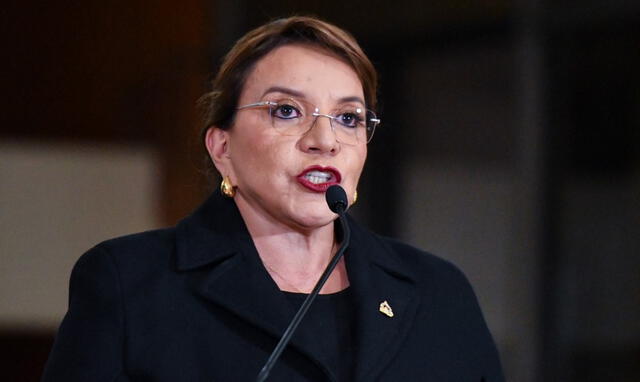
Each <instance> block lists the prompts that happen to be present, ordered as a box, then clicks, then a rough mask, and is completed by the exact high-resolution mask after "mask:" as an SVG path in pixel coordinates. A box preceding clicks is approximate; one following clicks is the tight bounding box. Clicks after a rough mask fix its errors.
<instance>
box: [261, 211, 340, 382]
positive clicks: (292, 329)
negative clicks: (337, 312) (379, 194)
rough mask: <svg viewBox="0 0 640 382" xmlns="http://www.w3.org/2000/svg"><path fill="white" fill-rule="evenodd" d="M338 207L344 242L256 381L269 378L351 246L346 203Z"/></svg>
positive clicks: (262, 381) (301, 306)
mask: <svg viewBox="0 0 640 382" xmlns="http://www.w3.org/2000/svg"><path fill="white" fill-rule="evenodd" d="M336 209H337V211H334V212H336V213H337V214H338V216H339V218H340V225H341V226H342V231H343V233H344V237H343V240H342V244H341V245H340V248H339V249H338V252H336V254H335V255H334V256H333V258H332V259H331V261H330V262H329V265H327V268H326V269H325V270H324V272H323V273H322V276H320V279H319V280H318V282H317V283H316V286H314V287H313V290H312V291H311V294H309V295H308V296H307V298H306V299H305V300H304V302H303V303H302V305H300V308H299V309H298V312H297V313H296V315H295V316H294V317H293V319H292V320H291V323H289V326H288V327H287V329H286V330H285V331H284V334H283V335H282V338H280V342H278V345H276V347H275V348H274V349H273V352H271V356H269V359H268V360H267V362H266V363H265V364H264V366H263V367H262V370H260V374H258V378H256V382H264V381H266V380H267V378H268V377H269V373H270V372H271V369H272V368H273V365H275V363H276V362H277V361H278V359H279V358H280V355H281V354H282V352H283V351H284V348H285V347H286V346H287V344H288V343H289V341H290V340H291V337H292V336H293V333H294V332H295V331H296V329H297V328H298V325H300V322H301V321H302V319H303V318H304V316H305V315H306V314H307V311H308V310H309V307H310V306H311V304H312V303H313V301H314V300H315V299H316V297H317V296H318V294H319V293H320V289H322V287H323V286H324V284H325V283H326V282H327V279H328V278H329V276H330V275H331V272H333V269H334V268H335V267H336V265H338V261H340V258H341V257H342V255H343V254H344V251H345V250H346V249H347V247H348V246H349V240H351V230H350V229H349V224H347V218H346V216H345V208H344V205H343V204H341V203H338V204H337V206H336Z"/></svg>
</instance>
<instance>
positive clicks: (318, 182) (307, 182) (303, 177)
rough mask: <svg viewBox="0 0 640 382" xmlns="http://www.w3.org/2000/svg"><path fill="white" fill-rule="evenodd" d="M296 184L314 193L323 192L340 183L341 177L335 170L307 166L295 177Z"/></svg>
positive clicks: (333, 168)
mask: <svg viewBox="0 0 640 382" xmlns="http://www.w3.org/2000/svg"><path fill="white" fill-rule="evenodd" d="M296 179H297V180H298V183H300V184H301V185H302V186H303V187H305V188H307V189H308V190H311V191H314V192H325V191H327V188H329V187H331V186H333V185H334V184H338V183H340V181H341V180H342V175H341V174H340V171H338V169H337V168H335V167H331V166H327V167H323V166H318V165H314V166H309V167H307V168H305V169H304V170H302V172H301V173H300V174H298V175H297V176H296Z"/></svg>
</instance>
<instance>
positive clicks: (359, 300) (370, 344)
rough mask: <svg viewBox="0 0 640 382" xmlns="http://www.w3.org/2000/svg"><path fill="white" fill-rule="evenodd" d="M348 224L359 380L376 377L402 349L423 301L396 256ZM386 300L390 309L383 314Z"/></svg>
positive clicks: (381, 243) (350, 278)
mask: <svg viewBox="0 0 640 382" xmlns="http://www.w3.org/2000/svg"><path fill="white" fill-rule="evenodd" d="M350 223H351V224H350V227H351V228H352V239H351V245H350V247H349V249H348V251H347V253H346V254H345V256H346V257H345V260H346V262H347V271H348V273H349V280H350V282H351V287H352V292H353V296H354V303H355V306H356V322H355V336H356V337H355V341H356V347H355V348H356V354H355V370H354V371H355V374H354V376H355V380H356V381H372V380H375V379H376V376H378V375H379V374H380V373H381V372H382V371H383V370H384V368H385V367H386V365H387V364H388V362H389V361H390V360H391V358H392V357H393V356H394V355H395V354H396V353H397V352H398V351H399V350H400V348H401V345H402V343H403V342H404V339H405V338H406V336H407V334H408V332H409V330H410V329H411V326H412V325H413V321H414V318H415V315H416V312H417V309H418V305H419V304H420V301H419V296H418V293H417V291H416V287H415V284H414V282H413V278H412V277H411V274H410V271H409V270H408V269H406V267H405V266H403V265H402V264H401V263H400V262H399V261H397V260H396V257H397V254H396V253H394V251H393V250H392V249H391V248H389V247H388V245H387V244H386V243H384V242H382V241H381V240H380V239H379V238H377V237H376V236H374V235H373V234H372V233H369V232H367V231H365V230H363V229H362V228H360V227H359V226H358V225H357V224H355V223H353V221H351V222H350ZM385 301H386V303H387V305H388V307H389V308H390V310H387V309H383V310H384V312H382V311H381V308H380V306H381V304H383V303H384V302H385ZM391 313H392V314H391ZM391 315H392V316H391Z"/></svg>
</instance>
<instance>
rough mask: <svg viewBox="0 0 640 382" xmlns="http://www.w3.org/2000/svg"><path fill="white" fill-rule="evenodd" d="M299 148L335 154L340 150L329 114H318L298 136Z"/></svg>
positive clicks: (305, 150) (312, 151) (306, 150)
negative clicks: (300, 135)
mask: <svg viewBox="0 0 640 382" xmlns="http://www.w3.org/2000/svg"><path fill="white" fill-rule="evenodd" d="M299 144H300V146H301V150H302V151H304V152H311V153H331V154H336V153H337V152H338V151H339V150H340V143H338V141H337V139H336V134H335V133H334V131H333V128H332V127H331V119H330V117H329V116H325V115H318V116H316V117H315V119H314V121H313V123H312V124H311V126H310V127H309V130H307V132H306V133H304V135H302V137H301V138H300V141H299Z"/></svg>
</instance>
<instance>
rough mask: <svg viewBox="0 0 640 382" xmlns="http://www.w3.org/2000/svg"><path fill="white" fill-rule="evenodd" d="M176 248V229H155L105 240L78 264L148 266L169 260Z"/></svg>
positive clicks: (90, 250) (85, 254)
mask: <svg viewBox="0 0 640 382" xmlns="http://www.w3.org/2000/svg"><path fill="white" fill-rule="evenodd" d="M174 248H175V228H174V227H171V228H162V229H154V230H149V231H144V232H138V233H133V234H128V235H124V236H119V237H114V238H111V239H107V240H104V241H102V242H100V243H98V244H96V245H95V246H94V247H93V248H90V249H89V250H88V251H87V252H85V253H84V254H83V255H82V256H81V257H80V259H78V264H82V263H97V262H110V263H113V264H114V265H116V267H118V268H119V267H120V266H127V265H129V266H132V265H137V266H142V267H144V266H146V265H147V264H149V263H153V262H157V260H158V258H168V257H170V256H171V253H172V252H173V249H174Z"/></svg>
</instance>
